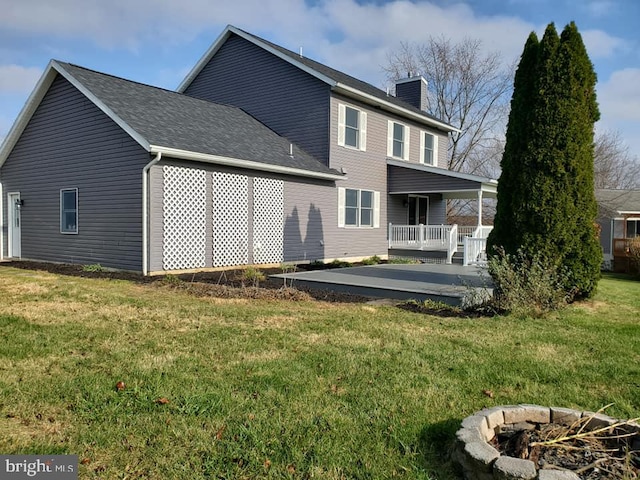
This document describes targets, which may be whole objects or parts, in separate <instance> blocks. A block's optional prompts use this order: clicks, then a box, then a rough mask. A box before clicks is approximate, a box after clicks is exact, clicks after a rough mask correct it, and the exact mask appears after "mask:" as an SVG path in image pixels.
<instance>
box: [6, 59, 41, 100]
mask: <svg viewBox="0 0 640 480" xmlns="http://www.w3.org/2000/svg"><path fill="white" fill-rule="evenodd" d="M40 75H42V69H40V68H35V67H22V66H20V65H0V92H2V93H29V92H30V91H31V90H33V87H34V86H35V85H36V83H37V82H38V79H39V78H40Z"/></svg>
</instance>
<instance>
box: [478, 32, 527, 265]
mask: <svg viewBox="0 0 640 480" xmlns="http://www.w3.org/2000/svg"><path fill="white" fill-rule="evenodd" d="M538 48H539V42H538V37H537V36H536V34H535V33H534V32H531V34H530V35H529V38H528V39H527V42H526V44H525V46H524V51H523V52H522V57H521V58H520V63H519V64H518V69H517V70H516V75H515V79H514V85H513V96H512V98H511V111H510V112H509V123H508V125H509V126H508V129H507V135H506V137H507V138H506V143H505V148H504V154H503V156H502V161H501V162H500V167H501V169H502V173H501V176H500V181H499V183H498V204H497V206H496V214H495V220H494V227H493V230H492V232H491V233H490V234H489V238H488V239H487V250H488V251H489V252H490V253H492V254H495V253H496V247H498V246H499V247H502V248H504V250H505V251H506V252H508V253H515V252H516V251H517V249H518V248H519V247H520V241H521V239H519V238H518V236H517V235H516V233H517V232H516V229H515V228H514V226H515V225H521V224H522V220H523V219H522V217H521V215H520V213H521V210H520V208H519V206H520V205H521V204H522V198H521V195H519V194H520V193H521V192H522V189H519V188H517V187H518V185H520V184H521V182H522V175H521V173H522V170H521V169H520V168H519V166H518V165H519V164H520V163H521V162H522V161H523V156H524V154H525V152H526V151H527V142H528V139H529V135H528V134H529V132H530V124H531V121H530V113H531V111H532V104H531V102H532V100H533V98H534V96H535V95H534V92H535V84H536V81H535V79H536V73H537V67H538Z"/></svg>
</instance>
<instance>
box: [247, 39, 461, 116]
mask: <svg viewBox="0 0 640 480" xmlns="http://www.w3.org/2000/svg"><path fill="white" fill-rule="evenodd" d="M237 30H240V29H237ZM240 31H241V32H242V33H244V34H245V35H247V36H249V37H253V38H254V39H256V40H257V41H258V42H262V43H264V44H266V45H269V46H270V47H271V48H273V49H274V50H277V51H279V52H280V53H282V54H284V55H286V56H288V57H289V58H291V59H292V60H294V61H296V62H300V63H302V64H303V65H305V66H307V67H309V68H311V69H313V70H315V71H316V72H318V73H320V74H322V75H324V76H325V77H328V78H330V79H332V80H333V81H335V82H338V83H341V84H343V85H346V86H348V87H351V88H354V89H356V90H359V91H361V92H363V93H366V94H368V95H371V96H373V97H375V98H378V99H380V100H384V101H387V102H389V103H392V104H394V105H396V106H398V107H401V108H404V109H406V110H410V111H412V112H414V113H418V114H420V115H423V116H425V117H427V118H430V119H432V120H435V121H437V122H440V123H442V124H444V125H448V123H447V122H445V121H444V120H441V119H439V118H437V117H434V116H433V115H431V114H429V113H427V112H425V111H423V110H420V109H419V108H416V107H415V106H413V105H411V104H410V103H407V102H405V101H404V100H400V99H399V98H396V97H394V96H393V95H387V92H385V91H383V90H381V89H380V88H378V87H375V86H373V85H371V84H370V83H367V82H363V81H362V80H359V79H357V78H355V77H352V76H351V75H347V74H346V73H344V72H341V71H339V70H336V69H334V68H331V67H328V66H327V65H324V64H322V63H320V62H316V61H315V60H312V59H310V58H307V57H304V56H303V57H301V56H300V54H299V53H295V52H293V51H291V50H288V49H286V48H284V47H281V46H280V45H276V44H275V43H272V42H270V41H268V40H265V39H263V38H260V37H258V36H257V35H253V34H252V33H249V32H246V31H244V30H240ZM451 127H452V128H454V127H453V126H452V125H451Z"/></svg>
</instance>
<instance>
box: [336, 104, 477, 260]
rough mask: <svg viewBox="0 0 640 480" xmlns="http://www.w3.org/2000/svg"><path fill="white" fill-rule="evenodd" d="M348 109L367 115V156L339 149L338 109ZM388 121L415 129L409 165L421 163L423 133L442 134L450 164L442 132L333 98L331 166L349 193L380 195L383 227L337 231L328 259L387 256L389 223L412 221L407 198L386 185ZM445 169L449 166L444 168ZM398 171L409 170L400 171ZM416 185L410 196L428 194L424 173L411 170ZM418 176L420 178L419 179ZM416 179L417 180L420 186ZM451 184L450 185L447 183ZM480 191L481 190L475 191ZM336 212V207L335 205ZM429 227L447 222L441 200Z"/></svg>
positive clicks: (435, 200)
mask: <svg viewBox="0 0 640 480" xmlns="http://www.w3.org/2000/svg"><path fill="white" fill-rule="evenodd" d="M339 104H344V105H348V106H351V107H353V108H357V109H359V110H361V111H364V112H366V113H367V147H366V151H359V150H355V149H353V148H347V147H341V146H339V145H338V105H339ZM388 120H396V121H399V122H401V123H403V124H405V125H407V126H409V128H410V135H411V138H410V152H409V161H410V162H412V163H419V162H420V136H419V135H420V132H421V131H429V132H430V133H433V134H437V135H438V138H439V140H438V142H439V147H438V152H439V155H438V157H439V159H440V160H439V161H440V162H446V145H447V143H446V142H447V136H446V135H444V134H442V133H441V132H437V131H435V130H430V129H429V128H426V127H425V126H423V125H419V124H417V123H415V122H407V121H405V120H403V119H400V118H399V117H392V116H389V115H387V114H382V113H380V112H379V111H376V110H373V109H370V108H369V107H368V106H367V105H365V104H362V103H359V102H355V101H353V100H352V99H347V98H345V97H342V96H339V95H334V96H333V97H332V102H331V125H332V128H331V164H330V167H331V168H334V169H337V170H340V169H344V170H345V171H346V176H347V180H346V181H342V182H338V186H340V187H345V188H359V189H365V190H374V191H379V192H380V193H381V195H380V228H357V229H356V228H338V229H334V230H335V233H333V234H332V235H331V237H330V239H329V241H328V242H327V248H326V253H327V254H328V255H327V256H328V257H346V256H354V257H356V256H371V255H376V254H377V255H380V254H381V252H382V253H385V252H386V250H387V248H388V237H387V234H388V231H387V230H388V229H387V225H388V224H389V222H391V223H397V224H402V223H406V222H407V209H406V208H405V207H404V206H403V202H404V200H406V195H389V194H388V192H390V191H391V189H390V188H388V185H387V171H388V170H387V169H388V167H387V133H388ZM443 156H444V160H442V158H443ZM444 164H446V163H444ZM398 170H406V169H400V168H398ZM406 172H408V174H409V175H410V177H411V178H413V180H414V181H415V184H414V187H415V188H414V189H413V190H411V192H414V193H417V192H420V191H424V190H425V187H424V185H423V181H422V179H421V177H422V175H421V174H420V172H416V171H414V170H406ZM416 174H417V175H416ZM433 176H434V177H440V178H441V180H440V181H444V182H448V180H449V178H448V177H443V176H439V175H433ZM416 177H418V178H417V181H416ZM446 185H447V186H448V185H450V183H446ZM476 188H477V186H476ZM336 209H337V206H336ZM429 222H430V223H432V224H441V223H446V202H445V201H444V200H442V197H441V195H437V194H436V195H430V201H429Z"/></svg>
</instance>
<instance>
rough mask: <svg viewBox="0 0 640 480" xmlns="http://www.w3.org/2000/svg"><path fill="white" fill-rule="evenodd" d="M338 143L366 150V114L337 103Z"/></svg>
mask: <svg viewBox="0 0 640 480" xmlns="http://www.w3.org/2000/svg"><path fill="white" fill-rule="evenodd" d="M338 145H340V146H342V147H349V148H355V149H356V150H361V151H363V152H364V151H366V149H367V114H366V113H365V112H363V111H361V110H358V109H357V108H353V107H349V106H347V105H343V104H339V105H338Z"/></svg>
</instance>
